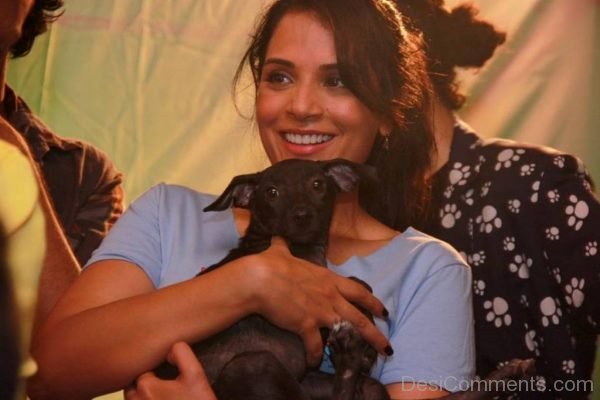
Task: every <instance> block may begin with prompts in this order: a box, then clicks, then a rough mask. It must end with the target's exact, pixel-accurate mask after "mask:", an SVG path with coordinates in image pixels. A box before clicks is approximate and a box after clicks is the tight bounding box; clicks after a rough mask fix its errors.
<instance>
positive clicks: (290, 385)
mask: <svg viewBox="0 0 600 400" xmlns="http://www.w3.org/2000/svg"><path fill="white" fill-rule="evenodd" d="M213 390H214V391H215V394H216V396H217V398H218V399H219V400H238V399H239V400H242V399H243V400H265V399H269V400H288V399H289V400H310V398H309V397H308V396H307V395H306V394H305V393H304V391H303V390H302V388H301V387H300V384H299V383H298V381H297V380H296V379H295V378H294V377H293V376H292V374H290V372H289V371H288V370H287V369H286V368H285V367H284V366H283V365H282V364H281V363H280V362H279V360H278V359H277V358H276V357H275V356H274V355H273V354H271V353H270V352H267V351H254V352H246V353H242V354H238V355H237V356H235V357H234V358H233V359H232V360H231V361H229V363H227V364H226V365H225V367H223V370H222V371H221V374H220V375H219V377H218V378H217V380H216V381H215V383H214V385H213Z"/></svg>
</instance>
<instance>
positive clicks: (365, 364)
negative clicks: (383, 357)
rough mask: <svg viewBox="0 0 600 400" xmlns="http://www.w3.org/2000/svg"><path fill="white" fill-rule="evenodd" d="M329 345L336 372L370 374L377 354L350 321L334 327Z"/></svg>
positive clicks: (328, 340) (328, 341)
mask: <svg viewBox="0 0 600 400" xmlns="http://www.w3.org/2000/svg"><path fill="white" fill-rule="evenodd" d="M327 343H328V345H329V346H330V348H331V351H332V361H333V365H334V366H335V369H336V371H338V372H341V373H342V375H345V374H353V373H359V374H360V373H362V374H368V373H369V371H370V369H371V366H372V365H373V363H374V362H375V360H376V358H377V352H376V351H375V349H373V348H372V347H371V346H370V345H369V344H368V343H367V342H365V341H364V339H363V338H362V337H361V336H360V334H359V333H358V331H357V330H356V329H355V328H354V326H353V325H352V324H351V323H350V322H348V321H341V322H338V323H336V324H335V325H334V326H333V329H332V330H331V332H330V333H329V338H328V339H327Z"/></svg>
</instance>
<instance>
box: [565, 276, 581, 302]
mask: <svg viewBox="0 0 600 400" xmlns="http://www.w3.org/2000/svg"><path fill="white" fill-rule="evenodd" d="M584 286H585V279H581V280H580V279H577V278H572V279H571V282H570V283H567V285H566V286H565V292H567V295H566V296H565V299H566V300H567V304H569V305H572V306H574V307H575V308H579V307H581V304H583V299H584V298H585V295H584V294H583V287H584Z"/></svg>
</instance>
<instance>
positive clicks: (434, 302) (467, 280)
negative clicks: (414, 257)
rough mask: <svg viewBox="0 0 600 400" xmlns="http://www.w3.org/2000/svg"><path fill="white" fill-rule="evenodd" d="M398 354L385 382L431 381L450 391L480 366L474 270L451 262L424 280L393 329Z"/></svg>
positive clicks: (386, 366) (392, 359)
mask: <svg viewBox="0 0 600 400" xmlns="http://www.w3.org/2000/svg"><path fill="white" fill-rule="evenodd" d="M390 341H391V343H392V346H393V348H394V355H393V356H392V357H388V359H387V360H386V362H385V364H384V367H383V371H382V374H381V378H380V380H381V382H382V383H384V384H386V385H387V384H392V383H397V382H415V383H417V382H418V383H427V384H429V385H432V386H437V387H442V388H443V389H445V390H447V391H449V392H455V391H458V390H459V384H460V382H462V381H469V380H470V379H472V377H473V374H474V370H475V354H474V337H473V312H472V305H471V271H470V269H469V268H468V267H467V266H465V265H461V264H451V265H447V266H444V267H441V268H438V269H436V270H435V271H432V273H431V274H430V275H428V276H427V277H426V278H425V279H423V280H422V282H421V283H420V284H419V286H418V287H417V289H416V290H415V291H414V294H413V295H412V297H411V298H410V299H409V301H408V304H407V305H406V306H405V307H404V311H403V313H402V315H400V317H399V319H398V320H397V321H395V325H394V326H392V327H391V329H390Z"/></svg>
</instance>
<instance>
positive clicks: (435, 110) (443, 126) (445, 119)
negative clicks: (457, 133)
mask: <svg viewBox="0 0 600 400" xmlns="http://www.w3.org/2000/svg"><path fill="white" fill-rule="evenodd" d="M431 114H432V117H433V118H432V119H431V123H432V125H433V126H432V129H433V134H434V139H435V146H436V153H435V155H434V157H433V162H432V166H431V175H433V174H435V173H436V172H437V171H438V170H439V169H440V168H442V167H443V166H444V165H445V164H446V163H447V162H448V160H449V158H450V149H451V148H452V138H453V136H454V123H455V122H456V120H455V118H454V113H453V112H452V110H450V109H449V108H448V107H446V106H445V105H444V104H443V103H442V101H441V100H440V99H439V97H438V96H435V97H434V99H433V104H432V110H431Z"/></svg>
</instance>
